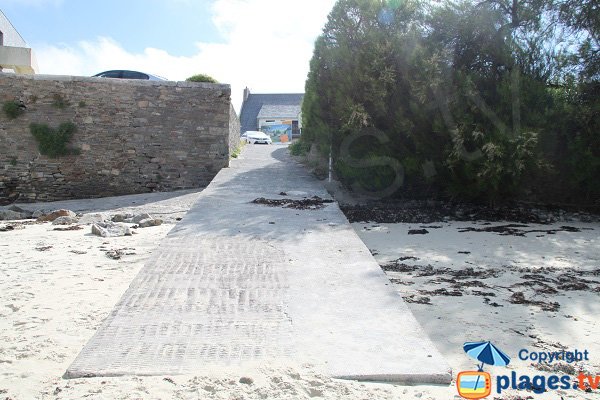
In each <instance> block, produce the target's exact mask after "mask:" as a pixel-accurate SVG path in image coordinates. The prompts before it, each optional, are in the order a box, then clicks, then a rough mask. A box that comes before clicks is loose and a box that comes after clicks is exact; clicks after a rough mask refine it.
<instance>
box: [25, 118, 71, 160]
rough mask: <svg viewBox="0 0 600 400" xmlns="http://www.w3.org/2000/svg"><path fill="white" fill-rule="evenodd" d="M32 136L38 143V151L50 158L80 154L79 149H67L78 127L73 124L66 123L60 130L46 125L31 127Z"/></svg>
mask: <svg viewBox="0 0 600 400" xmlns="http://www.w3.org/2000/svg"><path fill="white" fill-rule="evenodd" d="M29 130H30V131H31V134H32V135H33V137H35V139H36V140H37V142H38V149H39V151H40V153H41V154H43V155H46V156H48V157H50V158H57V157H60V156H67V155H72V154H78V153H79V151H78V150H77V149H72V148H69V147H67V145H68V143H69V142H70V141H71V138H72V137H73V134H74V133H75V131H76V130H77V127H76V126H75V124H73V123H72V122H64V123H62V124H60V125H59V127H58V129H54V128H51V127H49V126H48V125H46V124H35V123H33V124H31V125H29Z"/></svg>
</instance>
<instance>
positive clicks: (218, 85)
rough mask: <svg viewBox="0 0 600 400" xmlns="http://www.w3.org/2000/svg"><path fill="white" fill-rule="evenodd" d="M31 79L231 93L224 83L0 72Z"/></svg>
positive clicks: (9, 75)
mask: <svg viewBox="0 0 600 400" xmlns="http://www.w3.org/2000/svg"><path fill="white" fill-rule="evenodd" d="M3 78H9V79H10V78H12V79H31V80H37V81H58V82H96V83H110V84H111V85H124V86H167V87H181V88H203V89H219V90H224V91H229V93H231V85H229V84H226V83H208V82H187V81H150V80H145V79H114V78H98V77H88V76H74V75H44V74H37V75H20V74H13V73H5V72H0V79H3Z"/></svg>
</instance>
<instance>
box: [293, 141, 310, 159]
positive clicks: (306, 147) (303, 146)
mask: <svg viewBox="0 0 600 400" xmlns="http://www.w3.org/2000/svg"><path fill="white" fill-rule="evenodd" d="M288 149H289V151H290V154H291V155H293V156H304V155H306V154H307V153H308V152H309V151H310V143H307V142H305V141H302V140H296V141H294V142H292V144H290V145H289V147H288Z"/></svg>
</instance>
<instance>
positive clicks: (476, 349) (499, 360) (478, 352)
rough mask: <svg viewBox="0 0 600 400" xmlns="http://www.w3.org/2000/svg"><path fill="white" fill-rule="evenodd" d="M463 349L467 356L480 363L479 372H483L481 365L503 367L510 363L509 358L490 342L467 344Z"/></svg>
mask: <svg viewBox="0 0 600 400" xmlns="http://www.w3.org/2000/svg"><path fill="white" fill-rule="evenodd" d="M463 349H464V350H465V353H467V354H468V355H469V356H471V357H473V358H474V359H476V360H478V361H481V365H480V366H479V370H480V371H483V364H488V365H494V366H499V367H504V366H506V365H508V363H510V357H509V356H507V355H506V354H504V352H502V350H500V349H499V348H497V347H496V346H494V345H493V344H492V343H491V342H467V343H465V344H464V345H463Z"/></svg>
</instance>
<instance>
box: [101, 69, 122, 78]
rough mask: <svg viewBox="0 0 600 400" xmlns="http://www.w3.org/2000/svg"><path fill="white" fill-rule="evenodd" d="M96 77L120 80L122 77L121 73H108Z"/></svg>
mask: <svg viewBox="0 0 600 400" xmlns="http://www.w3.org/2000/svg"><path fill="white" fill-rule="evenodd" d="M96 76H99V77H101V78H120V77H121V71H107V72H103V73H101V74H98V75H96Z"/></svg>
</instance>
